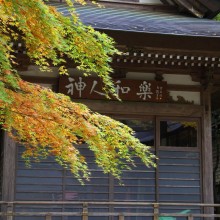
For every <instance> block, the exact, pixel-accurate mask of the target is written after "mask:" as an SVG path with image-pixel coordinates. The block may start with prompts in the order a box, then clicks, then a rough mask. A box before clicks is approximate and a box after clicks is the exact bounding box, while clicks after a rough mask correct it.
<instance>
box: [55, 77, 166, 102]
mask: <svg viewBox="0 0 220 220" xmlns="http://www.w3.org/2000/svg"><path fill="white" fill-rule="evenodd" d="M113 82H114V85H115V92H116V94H117V95H118V96H119V98H120V99H121V100H127V101H142V102H165V101H166V99H167V83H166V82H163V81H147V80H131V79H113ZM102 88H103V83H102V81H101V80H100V79H99V78H95V77H82V76H78V77H71V76H69V77H68V76H61V77H60V80H59V92H60V93H63V94H66V95H68V96H70V97H71V98H74V99H106V97H105V93H104V92H103V91H102Z"/></svg>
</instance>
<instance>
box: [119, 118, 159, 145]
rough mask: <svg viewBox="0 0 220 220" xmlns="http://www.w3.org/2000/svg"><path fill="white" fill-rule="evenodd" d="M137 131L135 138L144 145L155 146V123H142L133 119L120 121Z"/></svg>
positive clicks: (150, 121)
mask: <svg viewBox="0 0 220 220" xmlns="http://www.w3.org/2000/svg"><path fill="white" fill-rule="evenodd" d="M120 121H121V122H122V123H124V124H126V125H127V126H129V127H130V128H132V129H133V130H134V131H135V136H136V137H137V138H138V139H139V140H140V142H141V143H142V144H145V145H147V146H154V139H155V132H154V122H153V121H152V120H149V121H142V120H133V119H123V120H120Z"/></svg>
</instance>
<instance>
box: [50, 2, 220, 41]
mask: <svg viewBox="0 0 220 220" xmlns="http://www.w3.org/2000/svg"><path fill="white" fill-rule="evenodd" d="M50 5H53V6H55V7H56V8H57V10H58V11H59V12H61V13H63V14H64V15H65V16H69V15H70V13H69V11H68V6H67V5H66V4H65V3H50ZM75 7H76V11H77V13H78V14H79V17H80V19H81V20H82V22H83V23H84V24H86V25H91V26H92V27H94V28H96V29H101V30H106V29H107V30H119V31H130V32H142V33H157V34H169V35H184V36H204V37H220V22H217V21H214V20H209V19H200V18H193V17H189V16H184V15H179V14H171V13H164V12H152V11H146V10H137V9H125V8H114V7H105V8H98V7H96V6H95V5H86V6H81V5H75Z"/></svg>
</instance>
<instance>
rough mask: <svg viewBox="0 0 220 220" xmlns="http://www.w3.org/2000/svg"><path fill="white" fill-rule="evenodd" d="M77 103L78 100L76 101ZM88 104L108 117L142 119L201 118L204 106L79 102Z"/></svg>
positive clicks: (103, 101)
mask: <svg viewBox="0 0 220 220" xmlns="http://www.w3.org/2000/svg"><path fill="white" fill-rule="evenodd" d="M75 101H77V100H75ZM78 101H79V102H82V103H84V104H86V105H87V106H88V107H89V108H90V109H92V110H93V111H97V112H99V113H103V114H107V115H110V116H111V115H115V116H116V115H117V116H123V117H125V116H129V117H135V118H138V117H142V116H155V115H156V116H173V115H175V116H176V117H178V116H179V117H181V116H183V117H201V116H202V110H203V108H202V106H200V105H189V104H175V103H172V104H170V103H140V102H138V105H137V104H135V105H134V102H119V101H105V100H102V101H100V100H97V101H96V100H82V99H80V100H78Z"/></svg>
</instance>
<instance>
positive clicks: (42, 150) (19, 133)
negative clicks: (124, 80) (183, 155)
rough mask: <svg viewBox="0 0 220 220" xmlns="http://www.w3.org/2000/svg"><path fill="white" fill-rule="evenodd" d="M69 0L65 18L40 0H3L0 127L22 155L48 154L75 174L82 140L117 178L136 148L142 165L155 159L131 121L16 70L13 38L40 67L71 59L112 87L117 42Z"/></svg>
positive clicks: (82, 170) (82, 169)
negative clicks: (90, 106) (116, 117)
mask: <svg viewBox="0 0 220 220" xmlns="http://www.w3.org/2000/svg"><path fill="white" fill-rule="evenodd" d="M66 2H67V4H68V5H69V8H70V12H71V17H64V16H63V15H61V14H60V13H58V12H57V11H56V9H55V8H54V7H51V6H48V5H46V4H45V3H44V2H43V1H41V0H22V1H21V0H0V23H1V29H0V79H1V81H0V123H1V125H2V128H3V129H5V130H6V131H7V132H8V133H9V135H10V136H11V137H13V138H14V139H15V141H17V142H20V143H22V144H23V145H24V146H25V151H24V153H23V157H24V158H26V160H27V161H28V160H30V159H31V158H34V159H37V158H38V159H39V158H42V157H47V156H48V155H53V156H54V157H55V158H56V160H57V161H58V163H60V164H61V165H63V166H65V167H68V168H70V170H71V171H72V173H73V174H74V175H75V176H76V177H77V178H78V179H81V178H83V179H87V178H88V176H89V172H88V168H87V163H86V158H84V157H83V156H82V155H80V153H79V150H78V149H77V145H78V146H80V145H79V144H80V143H81V142H82V141H83V142H85V143H87V144H88V147H89V149H91V150H92V151H93V152H94V155H95V158H96V159H95V160H96V162H97V164H98V165H99V166H100V167H102V168H103V171H104V172H105V173H107V172H111V173H112V174H113V175H114V176H116V177H118V178H119V176H120V174H121V172H122V170H123V169H126V168H127V169H129V168H130V165H133V163H134V161H133V157H134V155H136V156H138V157H140V158H141V159H142V161H143V162H144V163H145V164H146V165H147V166H149V165H152V166H154V165H155V164H154V158H155V157H154V155H153V154H152V153H151V152H150V149H149V147H148V146H145V145H143V144H141V143H140V141H139V140H138V139H136V138H135V137H134V133H133V131H132V130H131V129H130V128H129V127H127V126H126V125H124V124H122V123H120V122H118V121H115V120H113V119H111V118H109V117H107V116H103V115H100V114H98V113H94V112H92V111H90V110H89V109H88V108H87V107H86V106H85V105H83V104H80V103H75V102H72V101H71V100H70V98H69V97H67V96H64V95H62V94H57V93H54V92H53V91H51V90H50V89H47V88H43V87H41V86H40V85H36V84H31V83H28V82H26V81H24V80H22V79H21V78H20V76H19V75H18V73H17V71H16V58H15V57H14V56H13V47H12V45H11V42H16V41H18V40H22V41H23V42H25V45H26V50H27V55H28V57H29V58H30V59H31V60H32V62H34V63H35V64H36V65H38V66H40V68H41V69H42V70H44V71H49V70H50V65H51V64H52V65H53V66H58V67H59V70H60V74H67V69H66V67H65V64H66V58H68V59H71V60H74V62H75V63H76V65H77V67H78V68H79V69H80V70H82V71H84V72H85V73H86V74H89V73H91V72H93V73H97V75H98V76H99V77H101V78H102V80H103V82H104V85H105V86H104V91H105V92H106V95H107V96H108V95H109V94H114V87H113V84H112V81H111V78H110V76H109V73H110V72H111V71H112V69H111V67H110V65H109V63H110V61H111V58H110V57H111V56H112V55H114V54H115V53H118V51H117V50H116V49H115V47H114V41H113V40H112V39H111V38H109V37H108V36H106V35H105V34H103V33H99V32H97V31H95V30H94V29H93V28H91V27H87V26H84V25H83V24H82V23H81V22H80V20H79V18H78V16H77V14H76V13H75V10H74V5H73V3H72V2H71V1H69V0H68V1H66ZM78 2H79V3H81V4H84V3H85V2H84V1H83V0H80V1H78ZM129 164H130V165H129Z"/></svg>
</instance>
